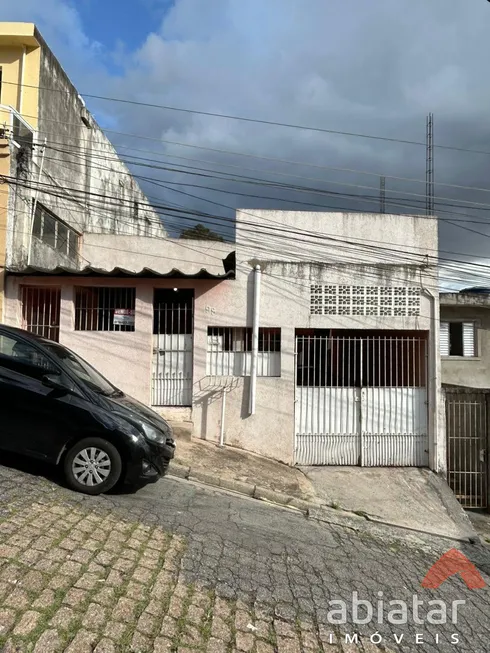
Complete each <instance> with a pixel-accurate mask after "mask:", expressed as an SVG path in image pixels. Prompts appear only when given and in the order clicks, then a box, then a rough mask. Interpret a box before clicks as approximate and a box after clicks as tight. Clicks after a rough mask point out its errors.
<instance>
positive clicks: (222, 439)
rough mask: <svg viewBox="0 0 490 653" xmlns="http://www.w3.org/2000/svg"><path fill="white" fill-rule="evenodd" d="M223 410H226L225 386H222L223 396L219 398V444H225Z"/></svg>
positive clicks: (221, 445)
mask: <svg viewBox="0 0 490 653" xmlns="http://www.w3.org/2000/svg"><path fill="white" fill-rule="evenodd" d="M225 412H226V388H223V396H222V398H221V429H220V434H219V446H220V447H224V446H225Z"/></svg>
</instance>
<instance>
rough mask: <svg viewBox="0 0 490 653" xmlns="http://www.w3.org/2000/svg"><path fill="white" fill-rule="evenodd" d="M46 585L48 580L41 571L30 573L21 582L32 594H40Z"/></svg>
mask: <svg viewBox="0 0 490 653" xmlns="http://www.w3.org/2000/svg"><path fill="white" fill-rule="evenodd" d="M45 584H46V579H45V577H44V576H43V574H42V573H41V572H40V571H30V572H28V573H27V574H26V575H25V576H24V577H23V578H22V580H21V586H22V587H23V588H24V589H26V590H30V591H31V592H40V591H41V590H42V589H43V587H44V586H45Z"/></svg>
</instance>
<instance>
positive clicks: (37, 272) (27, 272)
mask: <svg viewBox="0 0 490 653" xmlns="http://www.w3.org/2000/svg"><path fill="white" fill-rule="evenodd" d="M8 274H9V275H10V276H17V277H19V276H20V277H24V276H35V277H99V278H101V277H113V278H119V279H124V278H137V279H234V278H235V271H234V270H233V269H228V270H226V269H224V270H223V274H214V273H212V272H208V270H206V269H205V268H201V269H200V270H197V271H196V272H194V273H188V272H182V271H181V270H179V269H177V268H172V269H171V270H169V271H168V272H156V271H155V270H152V269H151V268H143V269H142V270H139V271H137V272H135V271H133V270H125V269H124V268H120V267H116V268H113V269H112V270H103V269H101V268H94V267H92V266H90V265H88V266H86V267H85V268H82V269H81V270H77V269H73V268H67V267H63V266H58V267H56V268H52V269H47V268H39V267H35V266H32V265H30V266H28V267H26V268H24V269H22V270H8Z"/></svg>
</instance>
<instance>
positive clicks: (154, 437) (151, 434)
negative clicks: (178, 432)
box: [138, 421, 165, 444]
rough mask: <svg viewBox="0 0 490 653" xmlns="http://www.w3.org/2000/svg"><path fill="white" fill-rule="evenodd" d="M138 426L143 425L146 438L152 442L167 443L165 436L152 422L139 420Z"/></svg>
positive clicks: (142, 428)
mask: <svg viewBox="0 0 490 653" xmlns="http://www.w3.org/2000/svg"><path fill="white" fill-rule="evenodd" d="M138 426H141V430H142V431H143V435H144V436H145V438H147V439H148V440H151V441H152V442H158V444H164V443H165V436H164V435H163V433H162V432H161V431H159V430H158V429H156V428H155V427H154V426H152V425H151V424H148V422H143V421H141V422H139V424H138Z"/></svg>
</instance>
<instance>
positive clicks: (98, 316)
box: [75, 286, 136, 331]
mask: <svg viewBox="0 0 490 653" xmlns="http://www.w3.org/2000/svg"><path fill="white" fill-rule="evenodd" d="M135 304H136V289H135V288H105V287H104V288H99V287H97V286H95V287H85V286H82V287H78V288H75V330H76V331H134V322H135Z"/></svg>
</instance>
